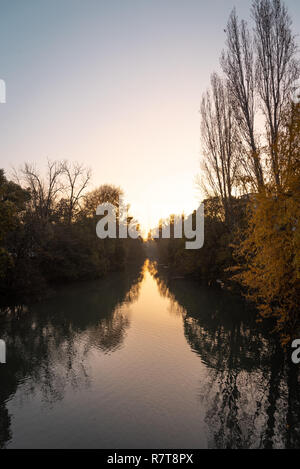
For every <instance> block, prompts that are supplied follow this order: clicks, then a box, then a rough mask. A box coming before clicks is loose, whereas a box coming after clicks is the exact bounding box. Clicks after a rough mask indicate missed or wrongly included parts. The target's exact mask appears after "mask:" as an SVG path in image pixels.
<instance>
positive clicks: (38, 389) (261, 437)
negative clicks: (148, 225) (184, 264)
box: [0, 261, 300, 448]
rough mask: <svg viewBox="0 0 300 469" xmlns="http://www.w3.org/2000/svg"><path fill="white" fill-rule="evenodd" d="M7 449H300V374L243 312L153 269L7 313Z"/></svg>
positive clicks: (231, 301) (2, 413)
mask: <svg viewBox="0 0 300 469" xmlns="http://www.w3.org/2000/svg"><path fill="white" fill-rule="evenodd" d="M0 337H1V338H3V339H5V340H6V343H7V364H6V365H1V366H0V383H1V384H0V386H1V388H0V447H2V448H216V447H217V448H227V447H228V448H240V447H241V448H248V447H249V448H259V447H260V448H270V447H300V429H299V416H300V398H299V384H298V367H296V366H294V365H291V364H290V361H289V360H288V359H287V358H286V357H285V356H284V355H283V353H282V351H281V349H280V347H279V345H278V342H277V341H276V340H275V338H274V337H270V336H269V335H268V334H266V333H265V332H264V331H263V329H262V327H261V326H258V325H257V324H256V322H255V320H253V319H252V315H249V314H248V313H247V312H246V310H245V306H244V304H243V302H241V301H240V300H238V299H236V298H233V297H230V296H228V295H227V294H225V293H224V292H222V291H219V290H212V289H208V288H204V287H200V286H199V285H198V284H196V283H194V282H192V281H187V280H180V279H177V280H176V279H174V280H170V281H169V280H168V279H167V278H163V277H162V276H161V275H159V274H158V273H157V271H156V270H155V268H154V266H153V265H152V264H151V263H150V262H149V261H147V262H146V263H145V266H144V267H143V269H142V270H141V269H135V270H133V271H129V272H124V273H121V274H112V275H110V276H109V277H108V278H106V279H104V280H99V281H95V282H89V283H83V284H75V285H72V286H66V287H64V288H61V289H60V290H58V291H57V292H55V293H54V294H53V295H52V296H51V297H50V298H48V299H45V300H44V301H43V302H41V303H39V304H37V305H34V306H31V307H28V308H20V310H18V309H16V311H14V312H11V311H9V312H7V314H3V316H2V318H1V326H0Z"/></svg>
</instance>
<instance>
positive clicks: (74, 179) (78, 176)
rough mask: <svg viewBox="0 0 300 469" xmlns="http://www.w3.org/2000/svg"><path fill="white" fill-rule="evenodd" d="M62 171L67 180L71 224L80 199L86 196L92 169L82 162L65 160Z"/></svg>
mask: <svg viewBox="0 0 300 469" xmlns="http://www.w3.org/2000/svg"><path fill="white" fill-rule="evenodd" d="M62 172H63V175H64V177H65V181H66V182H65V185H64V193H65V198H64V203H65V210H66V218H67V222H68V223H69V224H70V223H71V222H72V219H73V217H74V214H75V211H76V210H77V209H78V207H79V202H80V200H81V199H82V198H83V197H84V191H85V190H86V188H87V187H88V183H89V181H90V179H91V170H90V169H88V168H86V167H85V166H84V165H82V164H79V163H69V162H68V161H64V163H63V165H62Z"/></svg>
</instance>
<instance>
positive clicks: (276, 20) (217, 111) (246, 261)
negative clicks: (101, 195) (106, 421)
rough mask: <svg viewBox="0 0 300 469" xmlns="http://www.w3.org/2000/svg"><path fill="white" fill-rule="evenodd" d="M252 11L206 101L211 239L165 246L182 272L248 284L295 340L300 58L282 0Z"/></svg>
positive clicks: (235, 27)
mask: <svg viewBox="0 0 300 469" xmlns="http://www.w3.org/2000/svg"><path fill="white" fill-rule="evenodd" d="M251 19H252V24H251V25H250V26H249V25H248V24H247V22H246V21H244V20H240V19H239V18H238V15H237V12H236V10H235V9H234V10H233V11H232V13H231V14H230V17H229V20H228V23H227V26H226V29H225V33H226V43H225V46H224V50H223V51H222V53H221V57H220V66H221V70H222V72H221V73H216V72H214V73H213V74H212V75H211V85H210V88H209V89H208V90H207V91H206V92H205V93H204V95H203V97H202V101H201V108H200V113H201V141H202V158H201V174H200V176H199V178H198V185H199V186H200V188H201V190H202V193H203V192H204V193H205V195H206V199H205V201H204V204H205V245H204V248H203V249H201V250H200V251H198V252H197V253H195V252H189V251H186V250H185V249H184V243H183V240H175V239H171V240H159V241H157V245H158V248H159V255H160V259H161V261H162V262H165V263H167V264H169V265H170V266H171V267H172V269H174V270H175V271H176V272H178V273H181V274H182V273H183V274H192V275H196V276H198V277H199V278H200V279H202V280H203V281H206V282H208V283H211V282H215V281H216V280H218V281H219V282H220V283H221V284H225V285H229V288H232V289H233V288H236V286H237V285H239V286H240V287H239V288H242V290H243V291H244V292H245V294H246V295H247V297H248V298H249V299H251V300H252V301H253V302H254V303H255V304H256V305H257V307H258V309H259V311H260V313H261V315H262V316H263V317H272V318H273V319H275V321H276V328H277V330H279V331H280V333H281V337H282V341H283V343H287V342H288V341H289V340H290V337H291V335H293V334H295V331H296V330H297V327H298V324H299V306H300V229H299V214H300V152H299V150H300V148H299V146H300V138H299V137H300V127H299V126H300V104H299V102H300V100H299V99H295V90H296V86H297V84H296V82H297V80H298V79H299V76H300V63H299V59H298V56H297V53H298V47H297V42H296V37H295V35H294V33H293V29H292V20H291V18H290V16H289V13H288V10H287V8H286V6H285V4H284V3H283V2H282V1H281V0H254V1H253V2H252V8H251ZM298 98H299V97H298Z"/></svg>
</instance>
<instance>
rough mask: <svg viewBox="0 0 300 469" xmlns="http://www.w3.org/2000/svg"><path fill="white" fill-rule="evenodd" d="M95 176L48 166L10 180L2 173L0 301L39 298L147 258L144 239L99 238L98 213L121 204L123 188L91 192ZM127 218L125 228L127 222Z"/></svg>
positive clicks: (26, 168) (28, 167)
mask: <svg viewBox="0 0 300 469" xmlns="http://www.w3.org/2000/svg"><path fill="white" fill-rule="evenodd" d="M90 182H91V171H90V170H89V169H88V168H86V167H85V166H84V165H82V164H79V163H70V162H68V161H62V162H60V161H48V163H47V170H46V172H45V174H44V175H42V174H41V172H40V171H39V170H38V168H36V166H35V165H32V164H29V163H26V164H24V165H23V167H22V168H21V169H20V170H19V171H15V172H14V175H13V180H12V181H11V180H8V179H7V178H6V176H5V173H4V171H3V170H0V292H1V298H2V302H9V301H13V302H16V301H21V300H27V299H28V298H33V297H39V296H40V295H41V294H44V292H45V291H46V290H47V288H48V286H49V285H51V284H54V283H58V282H59V283H62V282H66V281H74V280H79V279H91V278H96V277H100V276H103V275H105V274H106V273H107V272H109V271H114V270H122V269H123V268H124V267H125V266H126V265H127V264H129V263H134V262H136V261H140V260H141V259H142V258H143V242H142V239H141V238H139V239H136V240H133V239H99V238H98V237H97V236H96V222H97V221H98V219H99V217H97V220H96V208H97V206H98V205H99V204H102V203H111V204H114V205H117V204H118V203H119V199H120V198H122V196H123V191H122V189H121V188H120V187H116V186H113V185H107V184H104V185H101V186H100V187H98V188H96V189H94V190H88V189H89V184H90ZM130 221H132V217H130V216H128V217H127V219H125V220H120V222H122V223H129V222H130Z"/></svg>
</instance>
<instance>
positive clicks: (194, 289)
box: [152, 266, 300, 448]
mask: <svg viewBox="0 0 300 469" xmlns="http://www.w3.org/2000/svg"><path fill="white" fill-rule="evenodd" d="M152 273H153V275H154V277H155V278H156V280H157V284H158V288H159V291H160V293H161V294H162V295H163V296H167V297H168V298H169V299H170V301H171V303H172V304H175V303H176V304H177V306H173V307H172V310H173V309H174V311H177V312H178V311H180V309H181V312H182V317H183V322H184V333H185V336H186V339H187V341H188V343H189V344H190V346H191V348H192V350H193V351H194V352H195V353H196V354H198V355H199V357H200V358H201V360H202V362H203V363H204V364H205V365H206V373H207V376H206V379H205V380H204V382H202V383H201V388H200V399H201V401H202V403H203V405H204V406H206V407H207V409H208V410H207V413H206V423H207V426H208V430H209V435H210V441H209V446H210V447H217V448H253V447H255V448H272V447H289V448H299V447H300V424H299V421H300V420H299V417H300V395H299V372H298V367H297V366H295V365H293V364H292V363H291V360H290V356H289V355H287V356H286V355H285V353H284V352H283V351H282V349H281V347H280V345H279V343H278V341H277V338H276V336H275V335H272V334H270V333H268V331H267V330H266V329H264V328H262V326H261V325H258V324H257V323H256V321H255V314H254V313H253V312H251V311H247V309H246V306H245V304H244V302H243V301H242V300H240V299H238V298H234V297H232V296H231V295H228V294H227V293H226V292H224V291H222V290H213V289H207V288H206V287H204V288H203V287H201V286H199V285H198V284H197V283H196V282H192V281H187V280H170V279H168V278H167V277H165V276H164V275H163V274H160V273H159V272H157V270H156V269H155V266H152Z"/></svg>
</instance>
